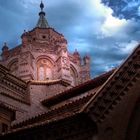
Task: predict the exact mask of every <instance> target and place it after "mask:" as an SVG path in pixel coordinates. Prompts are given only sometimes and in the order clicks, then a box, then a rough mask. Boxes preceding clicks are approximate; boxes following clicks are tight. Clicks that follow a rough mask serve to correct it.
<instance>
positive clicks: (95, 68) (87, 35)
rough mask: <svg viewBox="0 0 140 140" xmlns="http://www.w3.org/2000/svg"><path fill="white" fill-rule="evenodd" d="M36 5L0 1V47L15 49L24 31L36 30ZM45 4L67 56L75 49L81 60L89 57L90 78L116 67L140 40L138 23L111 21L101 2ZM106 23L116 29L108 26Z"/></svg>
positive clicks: (34, 1)
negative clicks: (65, 45)
mask: <svg viewBox="0 0 140 140" xmlns="http://www.w3.org/2000/svg"><path fill="white" fill-rule="evenodd" d="M39 4H40V1H39V0H28V1H27V0H20V1H19V0H13V1H10V0H0V13H1V16H0V45H1V46H2V44H3V42H5V41H6V42H8V44H9V46H10V47H14V46H16V45H17V44H19V43H20V36H21V34H22V33H23V30H24V29H26V30H31V29H32V28H34V27H35V25H36V23H37V20H38V12H39V11H40V8H39ZM44 4H45V9H44V10H45V12H46V18H47V20H48V22H49V24H50V26H51V27H53V28H55V30H57V31H58V32H60V33H62V34H64V36H65V37H66V39H67V40H68V48H69V50H70V52H73V51H74V49H78V51H79V52H80V54H81V56H82V57H83V56H84V55H85V54H89V55H90V57H91V75H92V76H95V75H97V74H99V73H102V72H105V71H106V70H109V69H111V68H112V67H116V66H118V65H119V64H120V62H122V61H123V60H124V58H125V57H126V56H127V55H128V53H129V52H130V50H131V48H133V46H134V45H136V44H137V42H138V41H139V39H140V29H139V21H138V20H136V19H132V18H131V19H130V20H128V19H127V18H126V19H125V18H124V19H122V20H119V19H117V17H116V19H115V18H113V17H112V14H114V13H111V9H110V8H109V7H107V6H106V7H105V6H103V5H102V4H101V3H100V0H89V1H88V2H86V1H81V0H77V1H75V0H67V1H66V0H59V1H57V0H51V1H47V2H46V1H45V0H44ZM114 4H116V3H114ZM115 6H116V7H119V6H120V5H119V6H118V4H116V5H115ZM110 19H111V20H113V21H110ZM108 20H109V23H110V22H113V24H112V25H114V24H116V26H115V27H112V25H111V26H110V24H109V26H108V24H107V23H106V21H107V22H108Z"/></svg>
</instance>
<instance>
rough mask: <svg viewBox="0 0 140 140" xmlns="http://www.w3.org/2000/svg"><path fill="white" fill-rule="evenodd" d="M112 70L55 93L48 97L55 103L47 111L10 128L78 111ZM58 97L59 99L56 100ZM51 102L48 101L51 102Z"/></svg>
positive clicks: (63, 116) (61, 116)
mask: <svg viewBox="0 0 140 140" xmlns="http://www.w3.org/2000/svg"><path fill="white" fill-rule="evenodd" d="M113 71H114V70H112V71H109V72H107V73H104V74H103V75H101V76H99V77H96V78H95V79H92V80H89V81H87V82H85V83H84V84H81V85H79V86H77V87H75V88H72V89H68V90H66V91H64V92H62V93H60V94H58V95H56V96H55V97H54V98H50V100H51V101H52V102H55V104H53V105H55V106H53V107H52V108H50V109H49V111H48V112H46V113H42V114H38V115H37V116H33V117H31V118H28V119H25V120H24V121H21V122H17V123H15V124H13V126H12V128H13V129H17V128H20V127H24V126H27V125H31V124H34V123H38V122H43V121H46V120H48V121H51V120H57V119H59V117H60V118H65V117H66V116H67V115H68V116H69V115H70V114H75V113H77V112H79V111H80V110H81V109H82V107H83V106H84V105H85V104H86V103H87V102H88V101H89V100H90V99H91V97H92V96H93V95H94V94H95V93H96V91H97V90H98V89H99V88H100V87H101V86H102V84H103V83H104V82H105V81H106V80H107V78H108V77H109V76H110V75H111V74H112V73H113ZM79 91H80V92H79ZM73 93H75V94H73ZM58 98H59V100H57V99H58ZM60 98H61V100H60ZM48 101H49V99H48ZM45 102H46V100H45ZM52 102H50V103H51V104H52Z"/></svg>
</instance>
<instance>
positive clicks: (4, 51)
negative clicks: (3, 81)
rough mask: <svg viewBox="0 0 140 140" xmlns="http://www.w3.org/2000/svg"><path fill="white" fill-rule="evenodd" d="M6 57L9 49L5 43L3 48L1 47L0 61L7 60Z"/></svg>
mask: <svg viewBox="0 0 140 140" xmlns="http://www.w3.org/2000/svg"><path fill="white" fill-rule="evenodd" d="M8 56H9V48H8V46H7V44H6V42H5V43H4V46H3V47H2V59H3V60H5V59H7V57H8Z"/></svg>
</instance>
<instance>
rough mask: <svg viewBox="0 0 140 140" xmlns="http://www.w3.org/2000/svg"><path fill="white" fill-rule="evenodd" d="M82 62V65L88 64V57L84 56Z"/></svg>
mask: <svg viewBox="0 0 140 140" xmlns="http://www.w3.org/2000/svg"><path fill="white" fill-rule="evenodd" d="M83 61H84V65H87V64H89V63H90V57H89V56H88V55H87V54H86V55H85V56H84V58H83Z"/></svg>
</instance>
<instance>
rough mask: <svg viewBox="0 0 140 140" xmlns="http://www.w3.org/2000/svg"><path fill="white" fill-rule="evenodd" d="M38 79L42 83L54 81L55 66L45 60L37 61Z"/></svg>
mask: <svg viewBox="0 0 140 140" xmlns="http://www.w3.org/2000/svg"><path fill="white" fill-rule="evenodd" d="M37 79H38V80H41V81H45V80H51V79H53V64H52V63H51V61H50V60H48V59H46V58H44V59H39V60H38V61H37Z"/></svg>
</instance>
